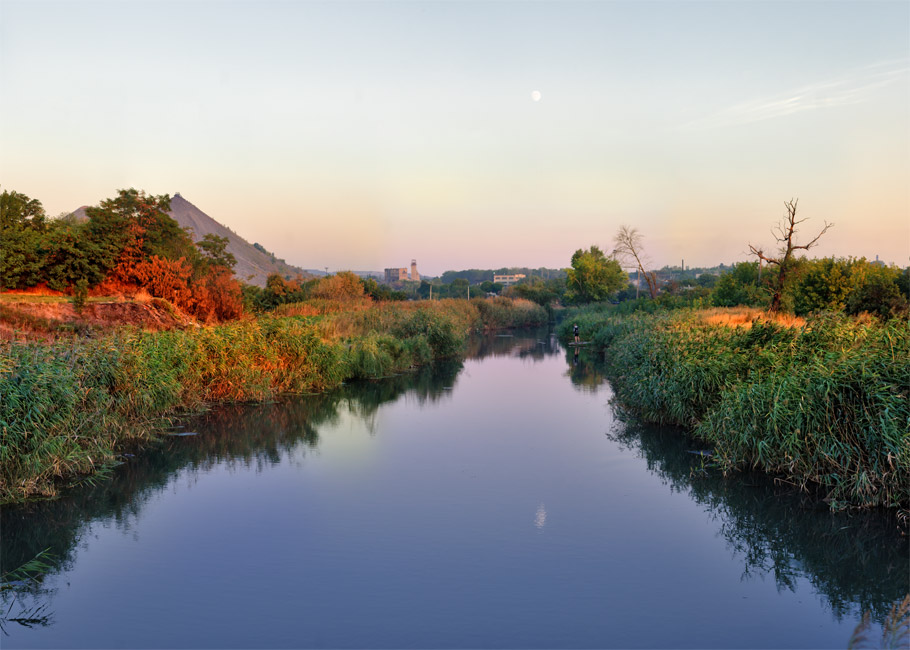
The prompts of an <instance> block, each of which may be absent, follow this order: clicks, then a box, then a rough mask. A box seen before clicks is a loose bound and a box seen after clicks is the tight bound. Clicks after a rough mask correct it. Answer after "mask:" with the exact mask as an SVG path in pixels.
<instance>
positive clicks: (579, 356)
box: [566, 347, 607, 393]
mask: <svg viewBox="0 0 910 650" xmlns="http://www.w3.org/2000/svg"><path fill="white" fill-rule="evenodd" d="M566 363H567V364H568V367H569V369H568V370H567V371H566V374H567V375H568V376H569V380H570V381H571V382H572V386H574V387H575V388H577V389H578V390H580V391H582V392H585V393H596V392H598V391H599V390H600V389H601V388H602V387H604V386H606V384H607V376H606V375H605V374H604V372H603V369H602V367H601V364H600V363H599V361H598V360H597V352H595V351H593V350H587V349H585V348H577V347H570V348H568V349H567V350H566Z"/></svg>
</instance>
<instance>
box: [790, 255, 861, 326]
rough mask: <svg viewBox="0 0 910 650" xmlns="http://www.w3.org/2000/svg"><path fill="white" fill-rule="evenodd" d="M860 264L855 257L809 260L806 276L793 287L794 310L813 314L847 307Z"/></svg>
mask: <svg viewBox="0 0 910 650" xmlns="http://www.w3.org/2000/svg"><path fill="white" fill-rule="evenodd" d="M859 264H860V263H859V262H857V261H855V260H846V259H835V258H833V257H826V258H824V259H820V260H810V261H807V262H806V263H805V265H804V268H803V273H802V277H801V278H800V279H799V282H798V283H797V284H796V286H795V287H794V288H793V294H794V311H795V312H796V313H797V314H809V313H811V312H815V311H841V310H843V309H844V306H845V304H846V300H847V296H848V295H849V294H850V292H851V290H852V288H853V284H854V277H853V276H854V275H855V273H856V270H857V269H856V267H857V266H858V265H859Z"/></svg>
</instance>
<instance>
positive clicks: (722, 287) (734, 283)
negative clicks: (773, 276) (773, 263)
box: [711, 262, 771, 307]
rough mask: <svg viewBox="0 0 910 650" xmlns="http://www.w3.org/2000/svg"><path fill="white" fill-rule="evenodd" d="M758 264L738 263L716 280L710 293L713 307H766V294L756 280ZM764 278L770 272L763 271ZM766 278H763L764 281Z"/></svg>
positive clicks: (762, 286)
mask: <svg viewBox="0 0 910 650" xmlns="http://www.w3.org/2000/svg"><path fill="white" fill-rule="evenodd" d="M758 271H759V268H758V262H740V263H738V264H734V265H733V269H732V270H731V271H730V272H728V273H724V274H723V275H721V276H720V278H718V279H717V281H716V283H715V285H714V290H713V291H712V293H711V303H712V304H713V305H714V306H715V307H737V306H739V305H748V306H766V305H767V304H768V292H767V290H766V288H765V286H764V285H763V284H762V282H761V281H759V278H758ZM763 273H764V274H765V276H766V278H767V275H769V274H770V273H771V272H770V271H769V270H768V269H765V270H764V271H763ZM766 278H763V280H764V279H766Z"/></svg>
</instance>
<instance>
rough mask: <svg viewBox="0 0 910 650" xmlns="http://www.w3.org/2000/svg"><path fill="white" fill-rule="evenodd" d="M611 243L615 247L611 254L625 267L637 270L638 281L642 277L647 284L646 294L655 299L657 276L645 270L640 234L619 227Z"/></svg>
mask: <svg viewBox="0 0 910 650" xmlns="http://www.w3.org/2000/svg"><path fill="white" fill-rule="evenodd" d="M613 242H614V244H615V246H616V247H615V248H614V249H613V254H614V255H616V256H617V257H619V259H621V260H623V261H624V262H625V263H626V265H627V266H632V267H634V268H636V269H638V277H639V279H640V278H641V277H642V276H644V278H645V282H647V283H648V293H650V294H651V298H652V299H654V298H657V276H656V275H655V274H654V272H653V271H651V272H648V271H646V270H645V264H647V262H648V259H647V257H646V256H645V253H644V245H643V242H644V237H643V236H642V234H641V233H640V232H638V229H637V228H630V227H629V226H620V228H619V232H617V233H616V237H614V239H613ZM633 262H634V264H633ZM639 281H640V280H639Z"/></svg>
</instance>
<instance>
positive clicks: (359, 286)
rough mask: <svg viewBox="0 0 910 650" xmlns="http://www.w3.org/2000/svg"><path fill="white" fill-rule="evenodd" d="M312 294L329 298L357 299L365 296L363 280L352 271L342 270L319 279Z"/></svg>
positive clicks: (315, 296) (314, 296)
mask: <svg viewBox="0 0 910 650" xmlns="http://www.w3.org/2000/svg"><path fill="white" fill-rule="evenodd" d="M310 296H311V297H313V298H325V299H327V300H356V299H358V298H362V297H363V282H361V281H360V278H358V277H357V276H356V275H355V274H353V273H351V272H350V271H341V272H340V273H336V274H335V275H330V276H327V277H324V278H322V279H321V280H319V282H317V283H316V286H314V287H313V290H312V292H311V294H310Z"/></svg>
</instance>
